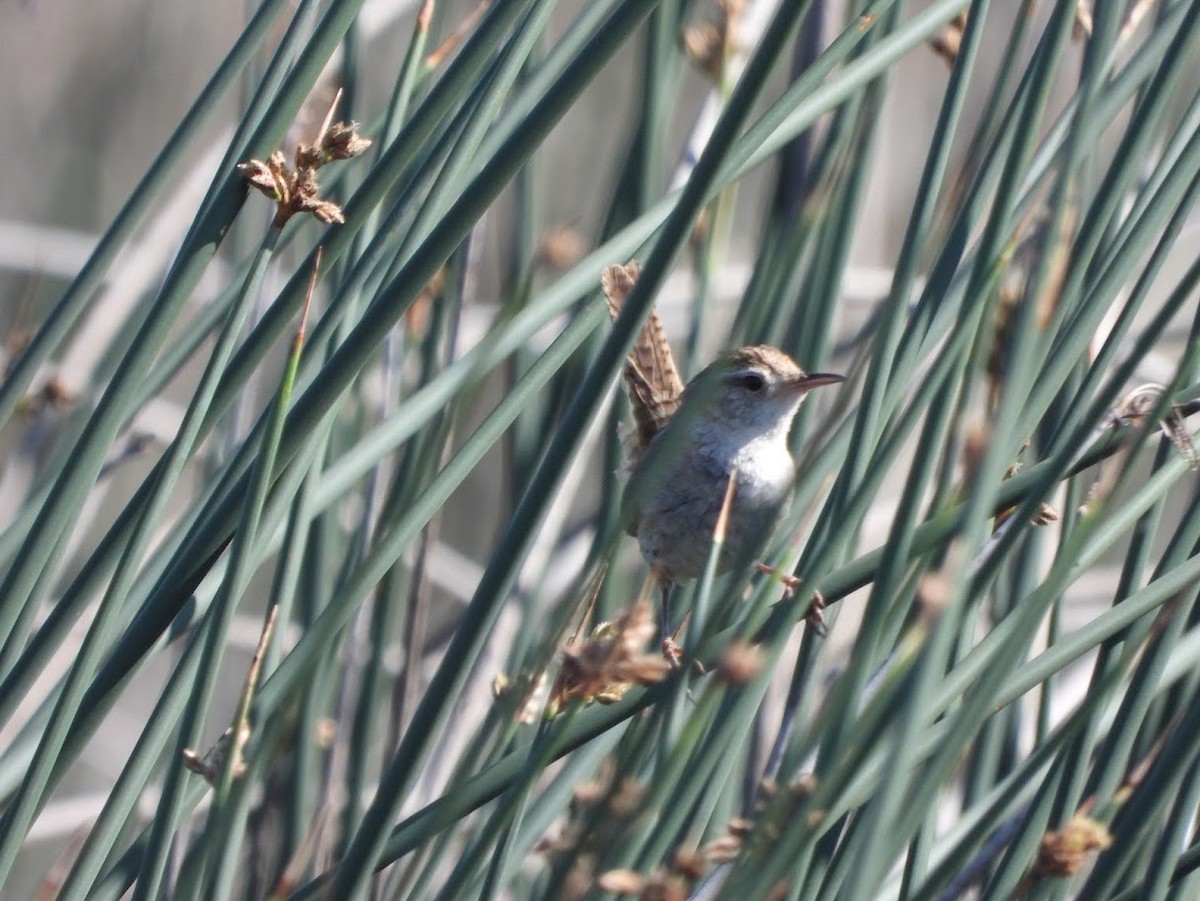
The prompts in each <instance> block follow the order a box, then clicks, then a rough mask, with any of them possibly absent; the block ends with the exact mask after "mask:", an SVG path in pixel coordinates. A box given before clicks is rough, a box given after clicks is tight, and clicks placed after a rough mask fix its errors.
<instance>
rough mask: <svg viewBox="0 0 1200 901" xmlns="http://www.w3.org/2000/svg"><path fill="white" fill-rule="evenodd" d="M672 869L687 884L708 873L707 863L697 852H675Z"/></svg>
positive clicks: (680, 850)
mask: <svg viewBox="0 0 1200 901" xmlns="http://www.w3.org/2000/svg"><path fill="white" fill-rule="evenodd" d="M672 869H674V871H675V872H676V873H678V874H679V875H680V876H682V877H683V878H684V879H686V880H688V881H689V882H695V881H696V880H697V879H700V878H702V877H703V876H704V874H705V873H706V872H707V871H708V862H707V861H706V860H705V859H704V855H703V854H701V853H700V852H699V851H685V850H683V849H682V848H680V849H679V850H678V851H676V852H675V859H674V861H673V862H672Z"/></svg>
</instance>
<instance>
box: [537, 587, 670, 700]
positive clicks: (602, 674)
mask: <svg viewBox="0 0 1200 901" xmlns="http://www.w3.org/2000/svg"><path fill="white" fill-rule="evenodd" d="M654 634H655V625H654V615H653V613H652V611H651V609H650V605H649V604H647V603H645V602H641V601H639V602H638V603H637V604H635V605H634V606H633V608H632V609H630V610H629V611H628V612H626V613H622V614H621V615H620V616H618V617H617V618H616V619H615V620H613V621H612V622H610V623H601V624H600V625H598V626H596V628H595V629H594V630H592V634H591V636H590V637H588V638H586V639H584V640H582V641H572V642H570V643H569V644H567V646H566V647H564V648H563V649H562V666H561V667H560V668H559V672H558V678H557V679H556V680H555V682H554V687H553V689H552V690H551V692H550V700H549V704H548V707H547V712H548V713H549V714H550V715H551V716H553V715H554V714H556V713H557V712H558V711H559V710H561V709H562V707H563V705H565V704H566V703H567V702H569V701H575V700H578V701H582V702H584V703H585V704H586V703H591V702H592V701H598V702H599V703H601V704H613V703H615V702H617V701H619V700H620V699H621V698H622V697H623V696H624V695H625V692H626V691H628V690H629V688H630V686H632V685H653V684H654V683H656V682H661V681H662V680H663V679H665V678H666V676H667V674H668V673H670V671H671V667H670V664H669V663H668V662H667V661H666V660H664V659H663V658H662V657H661V656H660V655H658V654H650V653H647V652H646V645H647V643H648V642H649V641H650V639H651V638H652V637H653V636H654Z"/></svg>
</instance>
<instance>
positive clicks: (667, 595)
mask: <svg viewBox="0 0 1200 901" xmlns="http://www.w3.org/2000/svg"><path fill="white" fill-rule="evenodd" d="M658 587H659V591H660V593H661V594H662V606H661V607H660V608H659V613H658V616H659V619H658V630H659V639H660V640H661V642H662V652H663V656H664V657H666V658H667V660H668V661H669V662H670V664H671V666H673V667H678V666H679V656H680V654H679V645H678V644H676V643H675V639H674V637H673V634H674V633H672V631H671V591H672V589H674V588H675V583H674V582H671V581H668V580H667V579H661V580H659V583H658Z"/></svg>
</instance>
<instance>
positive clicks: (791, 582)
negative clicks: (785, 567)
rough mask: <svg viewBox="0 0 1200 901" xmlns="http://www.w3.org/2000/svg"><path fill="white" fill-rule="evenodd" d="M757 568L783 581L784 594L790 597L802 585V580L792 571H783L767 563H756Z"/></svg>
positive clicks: (766, 574) (764, 573)
mask: <svg viewBox="0 0 1200 901" xmlns="http://www.w3.org/2000/svg"><path fill="white" fill-rule="evenodd" d="M754 567H755V569H757V570H758V571H759V572H760V573H762V574H763V575H765V576H770V577H771V578H772V579H778V580H779V581H780V582H782V583H783V596H784V597H785V598H790V597H791V596H792V595H793V594H795V593H796V589H797V588H799V587H800V580H799V579H798V578H796V577H795V576H793V575H792V574H791V573H785V572H781V571H780V570H778V569H776V568H775V567H773V566H771V565H770V564H767V563H755V564H754Z"/></svg>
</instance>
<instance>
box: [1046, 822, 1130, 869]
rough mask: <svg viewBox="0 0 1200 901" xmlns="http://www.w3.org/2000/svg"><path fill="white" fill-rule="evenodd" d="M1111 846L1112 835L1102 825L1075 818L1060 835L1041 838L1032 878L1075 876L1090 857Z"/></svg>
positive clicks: (1053, 834) (1051, 833)
mask: <svg viewBox="0 0 1200 901" xmlns="http://www.w3.org/2000/svg"><path fill="white" fill-rule="evenodd" d="M1111 844H1112V835H1110V834H1109V831H1108V830H1107V829H1106V828H1105V827H1104V824H1103V823H1099V822H1097V821H1096V820H1093V819H1092V818H1091V817H1087V816H1083V815H1081V814H1076V815H1075V816H1073V817H1072V818H1071V821H1070V822H1069V823H1067V825H1066V826H1064V827H1063V828H1062V829H1061V830H1060V831H1058V832H1047V833H1046V834H1045V835H1043V836H1042V841H1041V844H1040V846H1039V847H1038V856H1037V862H1036V863H1035V864H1034V865H1033V873H1032V876H1033V878H1035V879H1037V878H1042V877H1046V876H1073V875H1075V874H1076V873H1078V872H1079V871H1080V870H1081V869H1082V868H1083V865H1084V864H1085V863H1086V862H1087V856H1088V855H1089V854H1091V853H1092V852H1093V851H1103V850H1104V849H1105V848H1107V847H1108V846H1109V845H1111Z"/></svg>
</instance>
